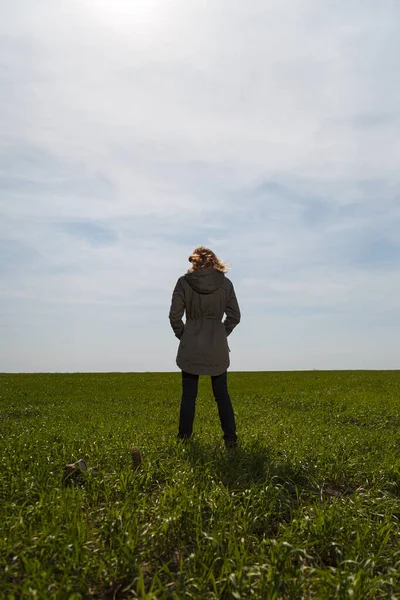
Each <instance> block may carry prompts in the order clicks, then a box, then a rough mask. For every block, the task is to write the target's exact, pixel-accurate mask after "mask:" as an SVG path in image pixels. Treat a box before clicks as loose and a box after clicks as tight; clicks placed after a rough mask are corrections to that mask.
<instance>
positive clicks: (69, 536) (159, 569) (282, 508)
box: [0, 371, 400, 600]
mask: <svg viewBox="0 0 400 600" xmlns="http://www.w3.org/2000/svg"><path fill="white" fill-rule="evenodd" d="M228 382H229V388H230V394H231V398H232V402H233V405H234V410H235V414H236V420H237V429H238V435H239V438H240V440H241V444H242V447H241V448H240V449H238V450H225V449H224V447H223V443H222V432H221V430H220V425H219V421H218V412H217V407H216V405H215V401H214V400H213V396H212V391H211V385H210V380H209V378H206V377H203V378H200V387H199V395H198V405H197V414H196V419H195V435H194V438H193V440H192V441H191V442H190V443H189V444H182V443H179V442H177V440H176V439H175V438H176V433H177V424H178V416H179V403H180V393H181V387H180V386H181V381H180V374H179V373H173V374H171V373H154V374H151V373H146V374H143V373H137V374H118V373H111V374H38V375H0V506H1V513H0V569H1V577H0V597H1V598H10V599H13V598H15V599H17V598H35V597H36V598H46V599H47V598H50V599H51V598H57V599H58V598H60V599H63V598H69V599H78V598H99V599H101V598H103V599H111V598H116V599H117V598H144V599H151V598H157V599H171V600H172V599H180V598H193V599H198V598H202V599H213V598H215V599H216V598H222V599H233V598H254V599H260V600H261V599H262V600H278V599H286V598H287V599H290V600H292V599H297V598H299V599H307V598H316V599H329V598H335V599H336V598H338V599H342V598H343V599H345V598H346V599H347V598H351V599H362V600H365V599H371V600H372V599H373V600H378V599H383V598H384V599H392V600H393V599H395V598H399V599H400V527H399V518H400V452H399V451H400V431H399V425H400V372H397V371H387V372H383V371H380V372H378V371H375V372H368V371H365V372H362V371H356V372H351V371H348V372H319V371H312V372H302V373H294V372H292V373H267V372H266V373H256V372H254V373H238V372H236V373H229V376H228ZM132 445H136V446H138V447H139V448H140V450H141V452H142V459H143V463H142V466H141V468H140V469H138V470H137V471H135V470H134V469H133V468H132V461H131V456H130V448H131V446H132ZM79 458H83V459H84V460H86V462H87V464H88V466H89V467H98V469H99V472H98V473H97V474H96V473H94V472H93V473H92V472H90V471H89V473H88V474H86V475H85V476H84V477H83V478H82V481H81V483H79V482H78V483H77V484H74V485H68V486H66V485H64V484H63V482H62V472H63V468H64V466H65V465H66V464H67V463H71V462H73V461H75V460H78V459H79Z"/></svg>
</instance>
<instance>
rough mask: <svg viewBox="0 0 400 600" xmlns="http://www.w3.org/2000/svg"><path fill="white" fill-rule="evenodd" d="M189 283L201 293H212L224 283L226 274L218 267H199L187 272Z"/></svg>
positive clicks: (186, 276)
mask: <svg viewBox="0 0 400 600" xmlns="http://www.w3.org/2000/svg"><path fill="white" fill-rule="evenodd" d="M185 279H186V281H187V282H188V284H189V285H190V286H191V287H192V288H193V289H194V291H195V292H198V293H199V294H212V293H213V292H215V291H216V290H218V289H219V288H220V287H222V286H223V284H224V279H225V274H224V273H222V272H221V271H217V270H216V269H199V270H198V271H192V273H186V275H185Z"/></svg>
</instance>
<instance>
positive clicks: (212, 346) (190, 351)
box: [169, 269, 240, 375]
mask: <svg viewBox="0 0 400 600" xmlns="http://www.w3.org/2000/svg"><path fill="white" fill-rule="evenodd" d="M184 313H186V322H185V323H184V322H183V320H182V317H183V314H184ZM224 314H226V319H225V320H224V321H223V320H222V319H223V317H224ZM169 320H170V323H171V327H172V329H173V331H174V333H175V335H176V337H177V338H178V339H179V340H180V343H179V348H178V353H177V356H176V364H177V365H178V367H179V368H180V369H181V370H182V371H186V372H187V373H193V374H196V375H220V374H221V373H224V372H225V371H226V370H227V369H228V367H229V365H230V360H229V352H230V349H229V346H228V341H227V337H228V336H229V335H230V334H231V332H232V330H233V329H234V327H236V325H237V324H238V323H239V322H240V309H239V305H238V301H237V299H236V295H235V290H234V287H233V284H232V282H231V281H230V279H228V278H227V277H226V276H225V274H224V273H222V272H221V271H217V270H216V269H199V270H197V271H193V272H191V273H186V275H182V277H180V278H179V279H178V281H177V283H176V286H175V289H174V291H173V294H172V301H171V308H170V312H169Z"/></svg>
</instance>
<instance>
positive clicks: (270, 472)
mask: <svg viewBox="0 0 400 600" xmlns="http://www.w3.org/2000/svg"><path fill="white" fill-rule="evenodd" d="M183 444H184V447H185V450H186V456H187V459H188V462H189V463H190V464H191V465H192V466H193V467H195V468H199V467H200V468H203V469H208V471H209V472H210V473H212V474H213V475H214V476H215V478H216V479H218V480H219V481H220V482H221V483H222V484H223V485H225V486H226V487H228V488H229V489H232V490H233V489H235V490H243V489H246V488H248V487H249V486H250V485H252V484H255V485H263V484H267V483H269V482H270V481H271V480H272V481H274V482H275V483H276V484H277V483H279V484H282V485H284V486H285V487H286V488H287V489H288V490H291V491H293V493H294V494H295V495H296V494H298V491H299V487H307V488H308V487H309V486H310V483H311V481H310V477H309V476H308V474H307V472H305V471H304V470H303V469H299V468H296V467H294V466H293V465H292V464H291V463H290V462H288V461H287V460H286V459H284V458H280V457H279V456H276V455H274V454H273V453H272V452H271V450H270V449H269V448H268V446H266V445H265V444H264V443H262V442H261V441H258V440H256V441H253V442H251V443H249V444H246V445H244V446H239V447H237V448H226V449H223V450H221V449H220V448H210V447H209V446H208V445H206V444H204V443H203V442H201V441H200V440H196V439H192V440H190V441H189V442H184V443H183ZM296 488H297V491H296Z"/></svg>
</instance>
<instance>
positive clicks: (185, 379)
mask: <svg viewBox="0 0 400 600" xmlns="http://www.w3.org/2000/svg"><path fill="white" fill-rule="evenodd" d="M198 387H199V376H198V375H193V374H192V373H186V372H185V371H182V400H181V410H180V415H179V433H178V438H184V439H187V438H190V436H191V435H192V431H193V421H194V414H195V410H196V398H197V390H198Z"/></svg>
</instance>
